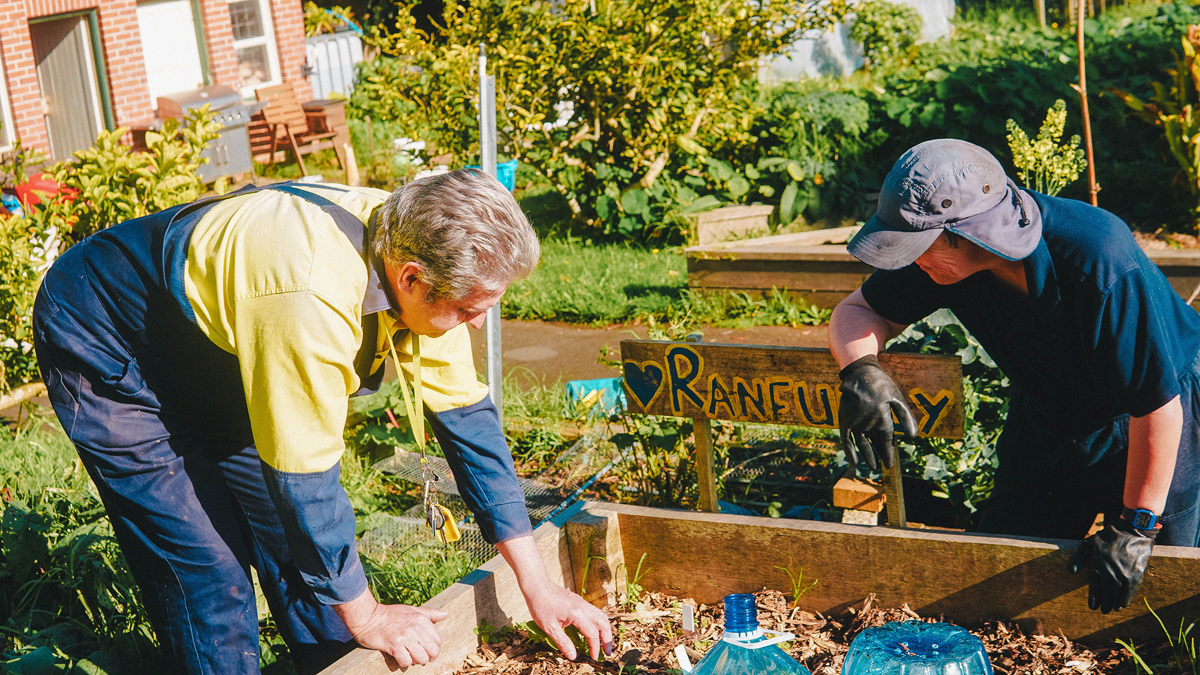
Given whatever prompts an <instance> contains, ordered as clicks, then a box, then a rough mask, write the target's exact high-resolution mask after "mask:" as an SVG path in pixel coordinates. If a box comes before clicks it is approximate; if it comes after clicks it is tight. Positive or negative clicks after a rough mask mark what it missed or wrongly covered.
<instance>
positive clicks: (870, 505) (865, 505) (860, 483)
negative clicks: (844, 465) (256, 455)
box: [833, 476, 887, 513]
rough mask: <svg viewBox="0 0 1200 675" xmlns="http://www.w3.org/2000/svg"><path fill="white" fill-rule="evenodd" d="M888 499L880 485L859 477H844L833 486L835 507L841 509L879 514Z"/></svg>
mask: <svg viewBox="0 0 1200 675" xmlns="http://www.w3.org/2000/svg"><path fill="white" fill-rule="evenodd" d="M886 497H887V496H886V495H885V494H884V493H883V487H881V486H880V485H879V483H876V482H875V481H871V480H867V479H865V478H859V477H858V476H854V477H853V478H850V477H846V476H843V477H842V478H840V479H839V480H838V482H837V483H835V484H834V486H833V505H834V506H836V507H837V508H839V509H854V510H855V511H870V512H872V513H879V512H880V511H882V510H883V502H884V500H885V499H886Z"/></svg>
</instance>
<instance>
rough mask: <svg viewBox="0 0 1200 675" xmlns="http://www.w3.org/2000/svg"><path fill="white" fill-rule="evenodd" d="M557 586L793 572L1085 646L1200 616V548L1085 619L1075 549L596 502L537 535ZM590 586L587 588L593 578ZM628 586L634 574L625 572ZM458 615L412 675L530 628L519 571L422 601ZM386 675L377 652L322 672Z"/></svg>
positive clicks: (823, 605)
mask: <svg viewBox="0 0 1200 675" xmlns="http://www.w3.org/2000/svg"><path fill="white" fill-rule="evenodd" d="M535 536H536V538H537V540H538V548H539V550H540V551H541V554H542V559H543V560H544V561H545V563H546V566H547V568H548V569H549V571H550V575H551V578H552V579H554V580H555V581H559V582H562V583H564V584H566V585H567V586H568V587H570V588H573V589H576V590H577V591H580V592H581V593H582V594H583V595H584V597H586V598H588V599H589V600H591V601H592V602H594V603H595V604H597V605H601V606H603V605H607V604H610V600H611V599H612V598H613V597H615V596H617V595H620V594H621V593H622V592H623V590H624V589H623V584H624V582H625V574H626V568H627V567H628V568H631V569H636V568H637V566H638V563H639V561H641V560H643V555H644V556H645V558H644V562H642V565H641V571H642V574H643V576H642V577H641V580H640V583H641V585H642V587H643V588H644V589H645V590H646V591H651V592H660V593H666V594H669V595H673V596H676V597H687V598H692V599H694V600H695V601H697V602H700V603H704V604H714V603H717V602H719V601H720V600H721V598H723V597H724V596H725V595H726V594H728V593H740V592H751V591H757V590H760V589H763V588H768V589H773V590H780V591H784V592H788V591H790V590H791V585H790V581H789V579H788V576H787V572H785V569H786V570H790V571H791V572H793V573H796V572H798V571H799V570H800V569H801V568H803V570H804V578H805V579H811V580H817V581H819V583H818V584H817V585H816V586H814V587H813V588H812V589H811V590H809V591H808V592H806V593H805V594H804V595H803V596H802V597H801V598H800V601H799V603H798V605H799V607H800V608H801V609H802V610H804V611H808V612H820V613H822V614H826V615H831V614H832V615H836V614H840V613H841V612H843V611H845V610H846V609H847V608H850V607H852V606H855V605H857V604H861V603H862V602H863V600H864V599H865V598H866V597H867V596H868V595H869V594H875V605H876V606H878V607H901V606H903V605H905V604H907V605H908V606H909V607H910V608H911V609H912V610H913V611H915V612H916V613H918V614H920V615H922V616H933V617H937V616H944V617H945V618H946V619H947V620H952V621H954V622H955V623H958V624H960V625H964V626H968V627H971V626H975V625H979V624H980V623H982V622H983V621H985V620H989V619H998V618H999V619H1012V620H1013V621H1014V622H1015V623H1017V624H1018V625H1020V626H1021V627H1022V629H1023V630H1025V631H1026V632H1029V633H1044V634H1047V635H1057V634H1059V633H1060V632H1061V633H1062V634H1063V635H1065V636H1066V637H1068V638H1071V639H1073V640H1077V641H1080V642H1082V643H1084V644H1101V643H1106V642H1111V641H1112V640H1114V639H1116V638H1122V639H1135V640H1145V639H1161V635H1162V634H1161V628H1160V627H1159V626H1158V623H1157V621H1155V619H1154V618H1153V617H1152V616H1151V615H1150V614H1149V612H1148V611H1147V610H1146V606H1145V604H1144V603H1143V602H1142V599H1143V598H1145V599H1146V600H1148V601H1149V603H1150V606H1151V607H1153V608H1154V610H1155V611H1156V612H1158V614H1159V616H1161V617H1162V618H1163V620H1164V621H1165V622H1166V624H1167V626H1178V625H1179V621H1180V619H1181V618H1183V617H1190V618H1192V619H1195V618H1197V617H1200V550H1197V549H1190V548H1175V547H1167V546H1160V547H1158V548H1156V549H1155V552H1154V557H1153V558H1152V559H1151V562H1150V568H1149V570H1148V571H1147V574H1146V577H1145V582H1144V583H1143V585H1142V590H1141V591H1140V592H1139V594H1138V596H1137V597H1136V598H1135V600H1134V604H1133V606H1131V607H1129V608H1127V609H1125V610H1122V611H1120V612H1113V613H1111V614H1108V615H1104V614H1100V613H1099V612H1091V611H1088V609H1087V580H1086V578H1085V577H1084V576H1083V575H1077V576H1072V575H1069V574H1068V573H1067V571H1066V568H1067V560H1068V558H1069V556H1070V552H1071V550H1072V549H1073V548H1074V546H1075V544H1076V543H1077V542H1074V541H1065V540H1037V539H1026V538H1018V537H994V536H983V535H971V534H951V533H944V532H931V531H925V530H899V529H890V528H883V527H868V526H858V525H843V524H839V523H822V522H813V521H800V520H776V519H771V518H756V517H749V516H732V515H723V514H712V513H691V512H683V511H669V510H663V509H650V508H642V507H633V506H624V505H615V504H603V503H595V502H590V503H586V504H580V505H578V506H576V507H574V508H572V509H570V510H568V511H566V512H564V513H563V514H560V515H559V516H558V517H557V518H556V519H555V520H554V521H553V522H551V523H547V524H545V525H543V526H542V527H540V528H538V530H537V531H536V532H535ZM585 570H586V574H587V577H586V579H584V574H585ZM629 574H631V575H632V574H633V572H632V571H631V572H629ZM426 605H427V606H431V607H440V608H442V609H445V610H447V611H449V612H450V614H451V617H450V618H449V619H447V620H446V621H443V622H442V623H440V624H439V626H440V627H441V630H442V635H443V639H444V641H443V644H442V654H441V656H440V657H439V659H438V660H437V662H436V663H435V664H432V665H430V666H424V667H414V668H412V669H409V670H408V671H407V672H409V673H446V672H451V671H453V670H456V669H458V668H460V667H461V666H462V664H463V662H464V659H465V658H466V657H467V655H468V654H472V653H474V652H475V650H476V648H477V647H478V646H479V644H480V643H479V638H478V636H477V635H476V634H475V632H474V629H475V627H476V626H477V625H479V624H480V622H481V621H487V622H488V623H489V624H490V625H492V626H503V625H508V624H512V623H517V622H524V621H528V620H529V619H530V616H529V613H528V611H527V609H526V607H525V603H524V600H523V598H522V596H521V594H520V591H519V590H518V588H517V584H516V579H515V577H514V576H513V574H512V572H511V570H509V569H508V567H507V565H506V564H505V563H504V561H503V560H502V559H500V558H499V557H497V558H494V559H493V560H491V561H489V562H488V563H486V564H485V565H483V566H482V567H480V568H479V569H477V570H476V571H475V572H473V573H471V574H470V575H468V576H467V577H466V578H464V579H463V580H462V581H460V582H459V583H456V584H454V585H453V586H451V587H450V588H448V589H446V590H445V591H443V592H442V593H440V594H438V595H437V596H436V597H435V598H433V599H432V600H430V601H429V602H428V603H426ZM325 672H326V673H327V674H330V675H333V674H338V675H350V674H355V675H367V674H375V673H380V674H382V673H387V672H389V670H388V669H387V666H386V665H385V664H384V661H383V658H382V657H381V656H380V655H379V654H378V653H377V652H373V651H368V650H358V651H356V652H354V653H352V654H349V655H348V656H346V657H345V658H343V659H342V660H341V661H339V662H337V663H336V664H334V665H333V666H331V667H330V668H329V669H328V670H326V671H325Z"/></svg>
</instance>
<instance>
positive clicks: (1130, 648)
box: [1116, 598, 1200, 675]
mask: <svg viewBox="0 0 1200 675" xmlns="http://www.w3.org/2000/svg"><path fill="white" fill-rule="evenodd" d="M1142 602H1145V603H1146V609H1148V610H1150V614H1151V616H1153V617H1154V619H1155V620H1156V621H1158V625H1159V626H1160V627H1161V628H1162V631H1163V634H1164V635H1166V636H1167V648H1168V649H1169V650H1170V655H1171V661H1172V662H1173V665H1174V666H1175V668H1174V670H1175V671H1176V672H1179V673H1188V672H1190V673H1192V675H1200V663H1198V662H1197V659H1196V656H1197V649H1196V638H1195V637H1194V636H1192V634H1191V633H1192V629H1193V628H1195V627H1196V624H1195V622H1193V623H1189V624H1187V625H1186V626H1185V625H1184V623H1185V621H1186V620H1185V619H1180V620H1179V630H1178V631H1177V632H1176V633H1175V634H1174V635H1172V634H1171V631H1169V630H1167V625H1166V624H1164V623H1163V620H1162V617H1160V616H1159V615H1158V613H1156V612H1155V611H1154V608H1152V607H1151V606H1150V601H1149V600H1146V599H1145V598H1142ZM1116 642H1117V644H1119V645H1121V646H1122V647H1124V648H1125V651H1127V652H1129V655H1130V656H1131V657H1133V662H1134V664H1135V667H1136V669H1137V672H1138V673H1139V674H1140V673H1141V672H1142V671H1145V672H1146V673H1150V674H1152V673H1153V672H1154V668H1152V667H1151V666H1150V664H1148V663H1146V661H1145V659H1143V658H1142V656H1141V655H1140V654H1138V653H1137V649H1136V648H1135V646H1134V644H1133V641H1132V640H1131V641H1129V642H1126V641H1125V640H1117V641H1116ZM1185 660H1186V661H1187V665H1186V667H1185V665H1184V661H1185ZM1165 665H1167V666H1170V665H1172V664H1165Z"/></svg>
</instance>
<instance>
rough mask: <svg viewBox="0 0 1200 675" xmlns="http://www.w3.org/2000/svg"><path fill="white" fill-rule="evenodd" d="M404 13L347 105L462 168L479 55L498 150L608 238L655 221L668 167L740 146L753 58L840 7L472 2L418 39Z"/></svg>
mask: <svg viewBox="0 0 1200 675" xmlns="http://www.w3.org/2000/svg"><path fill="white" fill-rule="evenodd" d="M403 7H407V11H401V12H400V15H401V17H400V19H399V21H398V23H397V26H396V30H395V31H394V32H391V33H387V34H383V33H377V34H376V36H375V40H376V41H377V43H378V44H379V46H380V47H381V48H382V50H383V52H384V53H386V54H389V55H392V56H394V57H396V58H397V60H398V61H397V62H396V63H395V65H394V67H389V68H387V69H386V71H387V72H379V70H377V71H376V74H374V75H368V76H367V77H366V78H365V80H366V81H364V82H360V84H359V86H358V91H356V97H357V98H356V100H358V101H362V102H364V103H365V104H366V107H367V110H368V111H371V113H370V114H372V115H373V116H377V117H381V116H382V115H381V113H383V112H384V111H386V113H387V114H390V115H394V116H396V117H397V118H399V119H401V120H403V121H404V122H405V124H403V125H402V126H404V127H405V128H409V129H413V130H414V133H415V132H416V131H418V130H419V131H420V132H421V133H422V135H423V136H424V140H426V141H430V142H433V143H434V144H436V145H437V147H438V148H439V152H442V153H450V154H452V155H453V156H454V159H455V160H457V161H466V160H469V159H472V158H474V157H476V156H477V155H476V153H477V148H478V131H477V129H478V125H477V123H476V114H477V112H476V111H477V107H476V106H477V101H478V80H477V77H478V75H477V65H476V64H477V57H478V53H479V45H480V44H486V45H487V46H488V50H489V52H488V54H489V63H490V64H491V66H490V67H491V69H492V71H493V73H494V74H495V77H496V94H497V104H496V107H497V126H498V132H499V143H500V148H499V150H500V152H501V153H503V154H506V155H508V156H509V157H511V158H515V159H518V160H520V161H521V162H522V163H523V164H527V165H530V166H532V167H533V169H534V170H535V171H536V172H537V173H538V174H540V175H541V176H543V177H544V178H545V179H546V180H547V181H549V182H550V184H551V185H554V186H555V187H556V188H557V190H558V191H559V192H560V193H562V195H563V196H564V197H565V198H566V199H567V201H568V203H569V204H570V206H571V210H572V212H573V213H574V214H575V216H576V217H577V218H578V219H580V220H586V221H588V222H590V223H592V224H594V225H600V224H601V223H606V224H608V225H609V226H613V227H616V228H618V229H620V230H621V231H633V230H635V229H638V228H641V227H645V226H647V225H649V224H650V223H651V222H652V221H653V220H654V219H652V218H650V217H648V215H647V214H648V213H649V209H650V202H651V197H652V196H654V195H653V194H652V193H651V190H652V189H653V188H654V186H655V184H656V182H657V181H658V179H659V177H660V176H661V175H662V173H663V171H664V169H666V168H667V167H668V165H670V164H671V162H672V159H673V158H674V157H677V156H679V155H681V154H682V155H701V154H703V153H705V151H706V146H707V147H711V146H714V145H717V144H721V143H725V142H730V141H742V142H745V141H747V140H748V139H749V134H748V131H749V129H750V127H751V124H752V122H753V119H754V113H753V109H754V92H753V86H752V84H753V80H754V77H755V74H756V71H757V64H758V60H759V58H760V57H763V56H767V55H771V54H777V53H780V52H782V51H783V50H784V49H785V48H786V47H787V46H788V45H789V44H791V43H793V42H795V41H796V40H797V39H799V38H800V37H801V36H802V35H803V34H804V33H805V32H807V31H809V30H811V29H814V28H824V27H827V26H829V25H831V24H832V23H833V22H834V21H836V20H837V19H839V18H840V17H841V16H842V15H843V14H844V12H845V11H846V6H845V3H844V1H843V0H829V1H824V0H774V1H771V0H767V1H761V2H754V3H745V4H737V3H729V2H727V1H726V0H691V1H683V0H667V1H657V2H651V1H650V0H561V1H559V2H553V3H550V2H541V1H539V0H534V1H533V2H528V1H526V0H471V1H470V2H463V3H460V4H458V5H454V4H453V3H450V4H447V6H446V12H445V23H444V25H442V26H439V27H437V28H435V30H434V31H433V32H425V31H421V30H419V29H418V28H417V26H416V19H414V18H413V17H412V9H413V8H414V7H415V4H412V5H408V6H403V5H402V8H403ZM384 119H388V118H387V117H384Z"/></svg>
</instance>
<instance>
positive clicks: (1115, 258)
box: [829, 139, 1200, 613]
mask: <svg viewBox="0 0 1200 675" xmlns="http://www.w3.org/2000/svg"><path fill="white" fill-rule="evenodd" d="M849 250H850V253H852V254H853V255H854V256H855V257H857V258H858V259H860V260H862V261H863V262H866V263H867V264H869V265H871V266H873V267H875V268H877V270H876V272H875V273H874V274H872V275H871V277H870V278H869V279H868V280H867V281H866V283H864V284H863V286H862V288H860V289H859V290H857V291H855V292H854V293H853V294H851V295H850V296H849V297H848V298H846V299H845V300H844V301H842V303H841V304H839V305H838V307H837V309H836V310H834V314H833V319H832V321H831V323H830V330H829V344H830V348H831V350H832V351H833V355H834V358H835V359H837V361H838V364H839V365H840V366H841V367H842V371H841V376H842V385H841V392H842V394H841V401H840V405H839V425H840V427H841V433H842V441H843V446H844V447H845V449H846V453H847V457H848V458H849V459H850V461H851V462H852V463H857V461H858V459H859V458H860V457H861V459H862V460H863V461H864V462H866V463H867V464H868V465H870V466H871V467H872V468H874V466H875V463H876V459H878V460H879V461H880V462H882V463H883V464H884V465H885V466H891V464H892V462H894V461H895V448H894V446H893V444H892V434H893V421H892V412H893V411H894V412H895V413H896V416H897V419H898V420H899V421H900V426H901V428H902V429H903V430H904V431H905V432H907V433H908V434H909V435H910V436H912V435H914V434H913V432H914V430H915V424H913V421H912V416H911V414H909V412H908V410H907V408H906V407H905V405H904V403H903V401H904V397H903V395H902V394H901V393H900V391H899V390H898V389H897V387H896V385H895V384H894V383H893V382H892V380H891V379H890V378H889V377H888V376H887V375H886V374H885V373H884V372H883V371H882V370H881V369H880V368H879V362H878V359H877V356H876V355H877V354H878V353H879V351H880V350H881V349H882V348H883V346H884V345H885V344H886V343H887V341H888V340H890V339H891V338H893V337H895V336H896V335H898V334H899V333H900V332H901V331H902V330H904V328H905V327H906V326H908V325H909V324H911V323H913V322H916V321H919V320H921V319H922V318H924V317H926V316H928V315H929V314H931V313H932V312H934V311H936V310H938V309H941V308H948V309H950V310H951V311H953V312H954V314H955V315H956V316H957V317H958V319H959V320H960V321H961V322H962V323H963V325H964V326H966V327H967V329H968V330H970V331H971V333H972V335H974V336H975V338H976V339H978V340H979V342H980V343H981V344H982V345H983V346H984V348H985V349H987V351H988V354H989V355H990V356H991V357H992V358H993V360H995V362H996V363H997V364H998V365H999V366H1000V368H1001V369H1002V370H1003V371H1004V373H1005V375H1007V376H1008V379H1009V382H1010V384H1011V389H1010V392H1011V400H1010V403H1009V411H1008V417H1007V420H1006V422H1005V425H1004V430H1003V433H1002V434H1001V435H1000V438H999V440H998V441H997V443H996V452H997V454H998V456H999V460H1000V464H999V469H998V471H997V474H996V480H995V487H994V489H993V491H992V495H991V498H990V499H989V500H988V501H987V502H985V504H984V505H983V507H982V513H981V520H980V530H982V531H984V532H990V533H996V534H1017V535H1024V536H1034V537H1051V538H1072V539H1078V538H1081V537H1084V536H1085V535H1086V534H1087V532H1088V529H1089V527H1090V526H1091V524H1092V523H1093V522H1094V520H1095V517H1096V514H1097V513H1103V514H1104V523H1105V525H1104V529H1103V530H1102V531H1100V532H1099V533H1097V534H1095V535H1093V536H1091V537H1088V538H1087V539H1085V540H1084V541H1083V542H1082V543H1081V545H1080V546H1079V547H1078V548H1077V549H1076V551H1075V554H1074V555H1073V556H1072V559H1071V569H1072V571H1078V570H1080V569H1086V570H1088V576H1089V580H1090V593H1089V600H1088V604H1089V606H1090V607H1091V609H1099V610H1101V611H1103V612H1105V613H1107V612H1109V611H1112V610H1114V609H1121V608H1123V607H1126V606H1128V604H1129V602H1130V599H1131V598H1132V597H1133V595H1134V593H1135V592H1136V591H1137V588H1138V586H1139V585H1140V583H1141V579H1142V575H1143V574H1144V572H1145V569H1146V564H1147V562H1148V560H1149V558H1150V553H1151V550H1152V548H1153V545H1154V543H1155V542H1156V541H1157V543H1160V544H1168V545H1173V546H1196V545H1197V543H1198V542H1197V537H1198V532H1200V509H1198V508H1197V507H1198V503H1200V488H1198V485H1197V477H1196V467H1197V465H1198V462H1197V453H1198V451H1200V428H1198V426H1197V424H1196V419H1197V416H1198V415H1197V413H1198V412H1200V411H1198V409H1197V406H1200V390H1198V388H1197V387H1198V384H1197V383H1198V382H1200V377H1198V375H1197V373H1198V372H1200V370H1198V369H1200V363H1198V360H1200V359H1198V355H1200V314H1197V313H1196V312H1195V311H1194V310H1193V309H1192V308H1191V307H1189V306H1188V305H1187V304H1186V303H1185V302H1184V300H1183V299H1181V298H1180V297H1179V295H1178V294H1177V293H1176V292H1175V291H1174V290H1173V289H1172V288H1171V286H1170V284H1169V283H1168V282H1167V280H1166V278H1165V277H1164V276H1163V275H1162V273H1161V272H1160V271H1159V270H1158V268H1157V267H1156V266H1155V265H1154V264H1153V263H1152V262H1151V261H1150V260H1149V259H1148V258H1147V257H1146V255H1145V253H1143V252H1142V250H1141V248H1140V247H1139V246H1138V244H1137V242H1136V241H1135V240H1134V237H1133V235H1132V234H1131V233H1130V230H1129V227H1128V226H1127V225H1126V224H1125V223H1124V222H1122V221H1121V220H1120V219H1119V218H1117V217H1116V216H1114V215H1112V214H1111V213H1108V212H1107V211H1103V210H1101V209H1098V208H1095V207H1093V206H1090V205H1087V204H1084V203H1082V202H1078V201H1074V200H1068V199H1059V198H1056V197H1048V196H1046V195H1042V194H1038V193H1035V192H1031V191H1028V190H1022V189H1020V188H1018V187H1017V186H1016V184H1014V183H1013V182H1012V181H1011V180H1009V179H1008V177H1007V176H1006V175H1005V173H1004V169H1003V168H1002V167H1001V166H1000V163H999V162H998V161H996V158H995V157H993V156H992V155H991V154H990V153H988V152H987V151H986V150H984V149H983V148H980V147H978V146H976V145H972V144H971V143H967V142H964V141H959V140H953V139H943V140H935V141H928V142H925V143H922V144H920V145H917V146H916V147H914V148H912V149H910V150H909V151H908V152H906V153H905V154H904V155H902V156H901V157H900V159H899V160H898V161H897V162H896V164H895V166H894V167H893V168H892V170H891V172H890V173H889V174H888V176H887V178H886V179H885V181H884V185H883V189H882V191H881V192H880V196H879V210H878V212H877V213H876V214H875V215H874V216H873V217H872V218H871V219H870V220H868V221H867V223H866V224H865V225H864V226H863V227H862V228H861V229H860V230H859V232H858V233H857V234H856V235H855V236H854V238H853V239H852V240H851V242H850V244H849Z"/></svg>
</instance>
